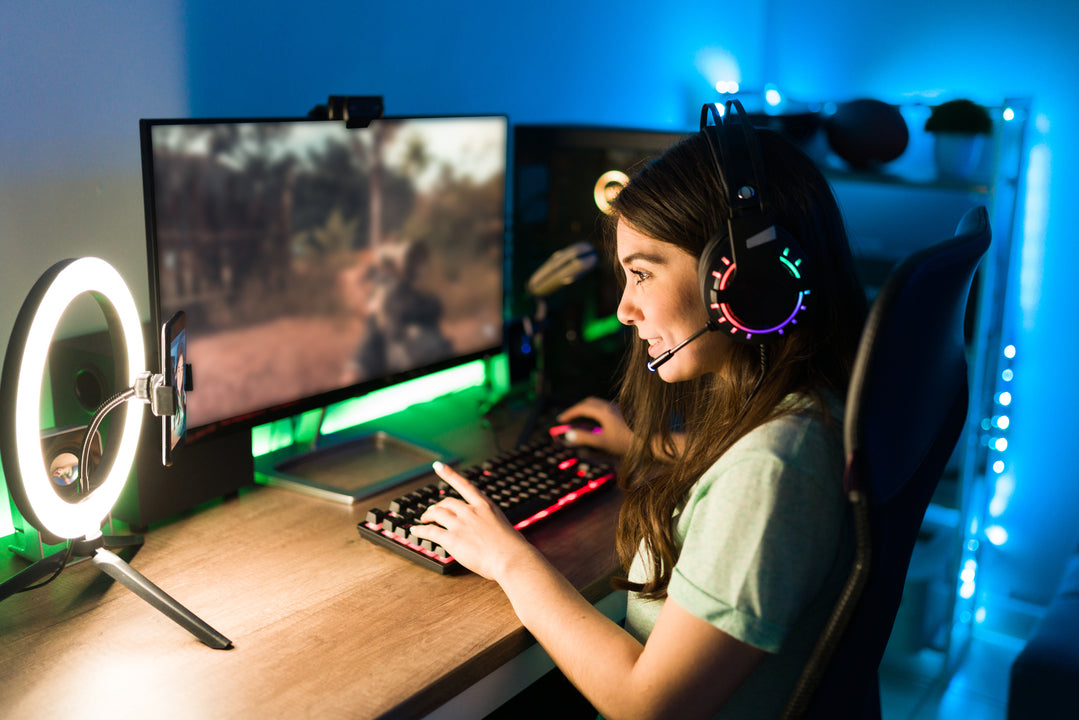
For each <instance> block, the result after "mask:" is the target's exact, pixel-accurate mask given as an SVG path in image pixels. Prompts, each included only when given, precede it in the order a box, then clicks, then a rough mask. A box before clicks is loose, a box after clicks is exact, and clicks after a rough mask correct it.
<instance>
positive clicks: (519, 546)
mask: <svg viewBox="0 0 1079 720" xmlns="http://www.w3.org/2000/svg"><path fill="white" fill-rule="evenodd" d="M433 467H434V470H435V473H436V474H437V475H438V476H439V477H440V478H442V479H443V480H445V481H446V482H447V483H449V485H450V486H451V487H452V488H453V489H454V490H456V491H457V492H458V493H460V495H461V499H457V498H453V497H449V498H445V499H444V500H440V501H439V502H437V503H435V504H434V505H432V506H431V507H429V508H428V509H427V511H426V512H424V514H423V515H422V516H421V517H420V522H421V523H424V524H421V525H414V526H413V527H412V532H413V533H414V534H415V535H416V536H417V537H420V538H426V539H428V540H430V541H431V542H435V543H438V544H439V545H441V546H442V547H444V548H446V551H447V552H448V553H449V554H450V555H452V556H453V558H454V559H455V560H457V562H459V563H461V564H462V565H464V566H465V567H466V568H468V569H469V570H471V571H472V572H474V573H476V574H477V575H482V576H483V577H485V578H487V579H489V580H495V581H497V580H498V579H499V577H500V576H501V574H502V571H503V570H504V569H505V568H506V567H508V566H509V565H510V564H511V563H513V562H514V558H522V557H523V556H524V555H525V554H529V553H531V552H532V545H530V544H529V543H528V541H527V540H525V539H524V537H523V536H522V535H521V534H520V533H519V532H517V530H516V529H514V527H513V526H512V525H510V523H509V520H507V519H506V516H505V515H504V514H502V511H501V510H500V509H499V507H498V506H497V505H496V504H495V503H494V502H493V501H492V500H491V499H490V498H488V497H487V496H486V495H484V494H483V493H482V492H480V491H479V489H477V488H476V486H475V485H473V484H472V483H470V482H469V481H468V480H466V479H465V478H464V477H462V476H461V475H460V474H458V473H457V472H456V471H455V470H454V469H453V468H451V467H449V466H448V465H443V464H442V463H438V462H436V463H435V464H434V465H433Z"/></svg>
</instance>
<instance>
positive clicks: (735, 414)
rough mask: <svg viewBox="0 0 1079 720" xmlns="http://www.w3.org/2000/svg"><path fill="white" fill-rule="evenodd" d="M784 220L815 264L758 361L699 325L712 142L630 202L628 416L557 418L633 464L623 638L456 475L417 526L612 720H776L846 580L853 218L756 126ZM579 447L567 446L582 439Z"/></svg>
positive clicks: (698, 141) (631, 191)
mask: <svg viewBox="0 0 1079 720" xmlns="http://www.w3.org/2000/svg"><path fill="white" fill-rule="evenodd" d="M759 141H760V146H761V156H762V158H763V164H764V172H765V175H766V177H767V182H768V191H769V193H770V195H771V200H772V203H773V205H774V209H775V211H776V215H777V219H778V223H779V225H781V226H782V227H784V228H785V229H786V230H787V231H788V232H790V233H791V234H793V235H794V236H795V237H796V238H797V239H798V241H799V244H800V246H801V248H802V251H803V252H804V253H805V255H806V256H807V261H808V263H809V264H810V265H811V267H812V272H813V278H814V280H813V289H812V295H811V296H810V297H811V302H810V303H807V305H808V306H809V307H808V308H807V310H806V312H804V313H803V315H804V319H803V318H801V317H800V321H799V323H798V324H797V325H796V326H792V327H793V329H792V330H791V331H789V332H787V333H785V334H784V335H783V336H782V338H780V339H778V340H777V341H776V342H774V343H771V344H769V345H768V346H767V348H766V349H765V350H762V349H761V348H760V347H757V346H753V345H746V344H740V343H736V342H735V341H734V340H732V339H731V338H729V337H728V336H727V334H726V333H724V332H708V333H705V334H703V335H701V336H700V337H698V338H697V339H695V340H694V341H692V342H690V343H689V344H687V345H685V346H684V347H683V348H681V349H680V350H679V351H678V352H676V353H674V355H672V356H671V357H670V358H669V360H668V361H666V362H665V363H663V364H662V365H660V366H659V368H658V370H657V371H656V372H650V371H649V370H648V368H647V367H646V365H647V362H648V361H649V360H650V359H654V358H656V357H658V356H660V355H661V354H663V353H664V352H666V351H669V350H671V349H673V348H674V347H675V346H676V345H678V344H679V343H681V342H682V341H684V340H685V339H686V338H688V337H690V336H691V335H692V334H693V333H695V332H696V331H697V330H699V329H700V328H702V327H703V326H704V325H705V323H706V321H707V319H708V315H707V310H706V309H705V306H704V302H703V300H702V299H701V293H700V290H699V281H698V260H699V258H700V255H701V253H702V250H703V249H704V247H705V245H706V244H707V243H708V241H709V239H710V238H712V237H713V236H714V235H715V234H716V233H725V228H726V219H727V214H728V210H727V202H726V199H725V195H724V191H723V189H722V185H721V178H720V175H719V172H718V170H717V166H716V161H715V160H714V159H713V155H712V153H711V151H710V148H709V144H708V139H707V138H706V137H705V136H704V135H703V134H701V135H695V136H691V137H689V138H687V139H686V140H685V141H683V142H682V143H680V144H678V145H676V146H675V147H673V148H671V149H670V150H668V151H667V152H666V153H664V154H663V155H662V156H661V157H660V158H658V159H657V160H656V161H654V162H653V163H652V164H650V165H648V166H647V167H646V168H644V169H643V170H642V171H641V172H640V173H639V174H638V175H637V176H636V177H635V178H634V179H633V180H632V181H631V182H630V183H629V184H628V185H627V186H626V188H625V189H624V190H623V191H622V192H621V194H620V195H619V196H618V199H617V200H616V201H615V204H614V205H615V210H616V217H617V226H616V231H615V247H614V257H615V260H616V261H617V262H618V264H619V265H620V266H621V269H622V273H623V274H624V277H625V288H624V291H623V295H622V299H621V302H620V304H619V306H618V318H619V320H620V321H621V322H622V323H624V324H626V325H628V326H630V327H632V328H633V329H634V330H635V331H636V334H637V336H638V338H639V339H638V340H636V341H635V342H634V343H633V346H632V348H631V350H630V354H629V361H628V365H627V370H626V374H625V378H624V380H623V383H622V388H621V391H620V396H619V402H618V404H617V405H615V404H611V403H608V402H606V401H602V400H599V399H595V398H590V399H587V400H585V401H582V402H581V403H579V404H577V405H576V406H574V407H572V408H570V409H568V410H567V411H566V412H565V413H564V414H563V419H568V418H571V417H582V416H583V417H588V418H591V419H593V420H595V421H598V422H599V423H600V424H601V426H602V428H603V432H602V433H601V434H599V435H592V434H588V437H587V438H580V441H581V442H588V443H589V444H592V445H595V446H598V447H599V448H601V449H603V450H606V451H608V452H611V453H614V454H617V455H620V456H622V461H621V472H620V478H619V482H620V485H621V487H622V489H623V490H624V492H625V496H626V500H625V505H624V506H623V509H622V514H621V517H620V522H619V528H618V538H617V540H618V549H619V553H620V555H621V557H622V559H623V561H624V562H625V563H626V565H627V567H628V579H627V580H626V581H625V583H624V584H625V587H626V588H627V589H628V590H629V591H630V592H629V595H628V607H627V618H626V624H625V627H624V628H623V627H622V626H619V625H617V624H615V623H613V622H611V621H610V620H608V619H607V618H606V617H604V616H603V615H602V614H601V613H599V611H597V610H596V609H594V608H593V607H592V606H591V605H590V604H589V603H588V602H587V601H586V600H584V599H583V598H582V597H581V596H580V595H579V594H578V593H577V592H576V591H575V590H574V588H573V587H572V586H571V585H570V584H569V583H568V582H567V581H566V580H565V579H564V578H563V577H562V576H561V575H560V574H559V573H558V572H557V571H556V570H554V569H553V568H552V567H551V566H550V565H549V564H548V563H547V562H546V560H545V559H544V558H543V556H542V555H541V554H540V553H539V552H538V551H537V550H536V549H535V548H534V547H533V546H532V545H531V544H529V543H528V542H527V541H526V540H524V539H523V538H522V537H521V536H520V535H519V534H518V533H517V532H516V531H515V530H514V529H513V528H512V527H511V526H510V525H509V524H508V523H507V522H506V521H505V519H504V518H503V517H502V516H501V515H500V513H499V511H498V510H497V508H496V506H495V505H494V504H492V503H491V502H489V501H488V500H487V499H486V497H484V496H483V494H482V493H480V492H478V491H477V490H476V489H475V488H474V487H472V486H471V485H469V483H468V482H467V481H466V480H464V479H463V478H462V477H461V476H459V475H458V474H457V473H455V472H454V471H453V470H451V469H449V468H447V467H444V466H438V467H436V472H437V473H438V474H439V475H440V476H441V477H442V478H443V479H445V480H446V481H447V482H448V483H449V484H451V485H452V486H454V487H455V488H456V489H457V490H458V491H459V493H460V494H461V496H462V498H463V499H462V500H455V499H447V500H444V501H442V502H440V503H439V504H437V505H435V506H434V507H432V508H431V509H429V510H428V512H427V513H426V514H425V515H424V517H423V518H422V519H423V521H424V522H427V523H430V524H429V525H426V526H424V527H423V528H422V529H417V530H416V531H415V532H416V534H417V535H420V536H422V537H428V538H430V539H431V540H433V541H435V542H438V543H439V544H441V545H443V546H444V547H445V548H446V549H447V550H448V551H449V552H450V553H451V554H452V555H453V556H454V557H455V558H457V560H458V561H459V562H461V563H462V564H463V565H465V566H466V567H469V568H471V569H472V570H473V571H475V572H476V573H478V574H480V575H482V576H484V577H486V578H489V579H492V580H495V581H496V582H498V583H499V585H500V586H501V587H502V589H503V590H504V591H505V593H506V595H507V596H508V597H509V599H510V601H511V602H512V604H513V607H514V610H515V611H516V612H517V614H518V616H519V617H520V619H521V621H522V623H523V624H524V625H525V627H527V628H528V630H529V631H530V632H531V633H532V634H533V635H534V636H535V637H536V639H537V640H538V641H539V642H540V643H541V644H542V645H543V647H544V648H545V649H546V650H547V652H548V653H549V654H550V656H551V657H552V658H553V659H554V661H555V662H556V663H557V665H558V666H559V668H560V669H561V670H562V672H563V673H565V675H566V676H567V677H568V678H569V679H570V680H571V681H572V682H573V684H574V685H575V686H576V687H577V688H578V689H579V690H580V691H581V692H582V693H583V694H584V695H585V697H586V698H588V700H589V701H590V702H591V703H592V704H593V705H594V706H595V708H596V709H597V710H598V711H599V712H600V713H601V714H602V715H603V716H604V717H606V718H620V717H632V718H648V717H677V718H690V717H712V716H716V715H717V714H718V716H719V717H739V718H741V717H745V718H766V717H777V716H778V715H779V713H780V712H781V710H782V708H783V707H784V705H785V703H786V700H787V697H788V695H789V694H790V691H791V690H792V688H793V686H794V684H795V682H796V680H797V678H798V675H799V673H800V672H801V669H802V667H803V666H804V664H805V661H806V659H807V657H808V656H809V654H810V651H811V649H812V647H813V643H814V642H815V639H816V636H817V634H818V632H819V631H820V628H821V627H822V625H823V623H824V620H825V618H826V617H827V615H828V613H829V612H830V611H831V607H832V605H833V603H834V600H835V598H836V596H837V594H838V591H839V588H840V587H841V585H842V583H843V580H844V579H845V577H846V574H847V572H848V570H849V566H850V560H851V555H852V553H851V551H850V550H851V537H852V531H851V528H850V527H849V522H850V521H849V518H848V517H847V506H846V500H845V497H844V495H843V490H842V474H843V448H842V409H843V401H844V397H845V390H846V386H847V380H848V377H849V373H850V368H851V365H852V362H853V357H854V352H855V348H856V345H857V341H858V337H859V333H860V330H861V326H862V322H863V320H864V315H865V309H866V303H865V296H864V294H863V292H862V288H861V286H860V284H859V282H858V280H857V279H856V277H855V274H854V271H853V263H852V260H851V256H850V250H849V248H848V245H847V239H846V234H845V230H844V228H843V223H842V219H841V217H840V214H839V210H838V208H837V207H836V204H835V200H834V198H833V196H832V193H831V189H830V188H829V186H828V184H827V182H826V180H825V179H824V178H823V176H822V175H821V174H820V172H819V171H818V170H817V168H816V167H815V166H814V165H813V163H812V162H811V161H810V160H809V159H808V158H807V157H806V156H805V155H803V154H802V153H801V152H800V151H799V150H797V149H796V148H795V147H794V146H793V145H791V144H790V143H788V142H787V141H786V140H784V139H783V138H781V137H780V136H778V135H776V134H774V133H770V132H766V131H760V133H759ZM571 440H572V438H571Z"/></svg>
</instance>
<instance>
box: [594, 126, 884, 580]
mask: <svg viewBox="0 0 1079 720" xmlns="http://www.w3.org/2000/svg"><path fill="white" fill-rule="evenodd" d="M759 139H760V146H761V154H762V157H763V164H764V169H765V173H766V182H767V184H768V191H769V193H770V195H771V201H772V204H773V209H774V211H775V213H776V216H777V220H778V223H779V225H780V226H782V227H784V228H785V229H786V230H787V231H788V232H790V233H791V234H792V235H794V237H795V238H796V239H797V240H798V243H799V245H800V246H801V248H802V250H803V252H805V254H806V256H807V260H808V263H809V264H810V266H811V270H812V273H813V275H812V277H813V281H812V282H813V285H812V293H811V296H810V297H811V307H810V308H809V309H808V311H807V312H806V313H803V315H804V318H803V319H800V322H799V324H798V326H797V328H796V329H794V330H793V331H791V332H788V333H786V334H785V335H784V337H783V338H781V339H779V340H777V341H776V342H774V343H772V344H771V345H769V346H768V348H767V351H766V354H765V351H763V350H761V349H760V348H758V347H755V346H752V345H741V344H739V345H735V344H734V343H733V342H732V343H731V348H730V353H729V357H728V358H727V359H726V361H725V369H724V371H723V372H721V373H710V374H707V375H704V376H702V377H700V378H697V379H694V380H689V381H686V382H680V383H674V384H669V383H666V382H664V381H663V380H661V379H660V378H659V376H658V374H657V373H651V372H649V371H648V370H647V369H646V363H647V361H648V359H649V358H648V356H647V351H646V350H647V349H646V347H645V345H644V343H641V342H634V343H632V344H631V349H630V352H629V354H628V357H627V366H626V368H625V375H624V378H623V381H622V385H621V389H620V392H619V403H620V405H621V408H622V412H623V415H624V417H625V419H626V421H627V422H628V423H629V425H630V427H631V428H632V429H633V431H634V441H633V444H632V446H631V448H630V450H629V452H628V453H627V454H626V456H625V457H624V459H623V462H622V472H621V475H620V478H619V482H620V484H621V486H622V489H623V491H624V492H625V495H626V501H625V504H624V506H623V508H622V512H621V515H620V518H619V524H618V552H619V556H620V557H621V559H622V562H623V563H624V564H625V565H626V566H627V567H628V566H629V563H630V561H631V560H632V558H633V557H634V556H635V555H636V554H637V552H638V551H639V550H640V549H642V545H643V550H645V551H646V552H645V558H646V567H647V566H648V565H649V564H650V572H649V580H648V581H647V582H645V583H644V584H643V585H639V584H636V583H630V582H628V581H624V582H622V583H621V584H622V586H624V587H626V588H630V589H633V590H636V591H638V592H640V593H641V594H642V595H643V596H645V597H651V598H661V597H665V596H666V592H667V585H668V583H669V581H670V577H671V570H672V568H673V567H674V563H675V562H676V561H677V559H678V545H677V543H676V541H675V537H674V523H673V514H674V512H675V510H676V509H677V508H678V507H679V506H680V505H681V503H683V502H684V501H685V498H686V496H687V494H688V492H689V489H690V488H691V486H692V485H693V484H694V483H695V482H696V481H697V479H698V478H699V477H700V476H701V475H702V474H703V473H704V472H705V471H706V470H707V469H708V468H709V467H710V466H711V465H712V464H713V463H715V461H716V460H717V459H718V458H719V457H720V456H721V455H722V454H723V453H724V452H726V451H727V450H728V449H729V448H730V447H731V445H733V444H734V443H735V442H736V441H737V440H738V439H739V438H741V437H742V436H744V435H745V434H746V433H748V432H749V431H750V430H752V429H753V428H755V427H757V426H759V425H761V424H762V423H764V422H766V421H768V420H770V419H772V418H774V417H777V416H778V415H780V414H782V412H784V411H783V410H782V409H781V407H780V403H781V401H782V400H783V398H785V397H786V396H787V395H789V394H791V393H801V394H804V395H805V396H807V397H809V398H811V399H812V400H813V401H814V403H813V406H814V407H815V408H817V409H818V411H819V412H820V413H821V414H822V416H823V417H824V418H825V419H826V420H830V417H829V415H828V413H827V402H826V400H825V397H826V395H828V394H832V395H834V396H835V397H838V398H843V397H845V394H846V387H847V382H848V379H849V377H850V370H851V366H852V364H853V360H854V353H855V350H856V347H857V342H858V337H859V334H860V331H861V327H862V323H863V321H864V319H865V313H866V300H865V293H864V291H863V289H862V286H861V284H860V282H859V281H858V278H857V276H856V275H855V272H854V263H853V260H852V258H851V253H850V248H849V246H848V242H847V234H846V230H845V228H844V226H843V220H842V217H841V215H840V212H839V208H838V206H837V205H836V201H835V197H834V195H833V194H832V190H831V187H830V186H829V185H828V182H827V180H826V179H825V178H824V176H823V175H822V174H821V173H820V171H819V170H818V168H817V167H816V165H815V164H814V163H813V162H812V161H811V160H810V159H809V158H808V157H807V156H806V155H805V154H804V153H802V152H801V151H800V150H798V148H796V147H795V146H794V145H792V144H791V143H790V142H788V141H787V140H785V139H784V138H783V137H781V136H780V135H778V134H776V133H773V132H770V131H767V130H761V131H759ZM614 209H615V214H614V219H615V221H617V219H621V220H622V221H623V222H625V223H628V224H629V225H631V226H632V227H633V228H634V229H636V230H637V231H639V232H641V233H642V234H644V235H646V236H648V237H650V238H654V239H657V240H661V241H664V242H669V243H672V244H674V245H677V246H678V247H680V248H682V249H684V250H686V251H687V252H689V253H690V254H691V255H693V256H694V257H698V258H699V257H700V255H701V253H702V251H703V249H704V247H705V245H706V244H707V242H708V241H709V239H710V238H712V237H713V235H714V234H715V233H717V232H720V231H721V230H722V231H723V232H725V231H726V230H725V228H726V218H727V212H728V211H727V202H726V199H725V197H724V193H723V191H722V189H721V184H720V178H719V173H718V171H717V168H716V166H715V161H714V160H713V159H712V155H711V153H710V150H709V147H708V144H707V139H706V138H705V137H704V136H703V135H700V134H695V135H692V136H689V137H688V138H686V139H685V140H683V141H681V142H680V143H678V144H677V145H675V146H674V147H672V148H671V149H669V150H668V151H666V152H665V153H664V154H663V155H661V156H660V157H659V158H657V159H656V160H655V161H653V162H652V163H651V164H649V165H647V166H645V167H644V168H643V169H642V170H641V171H640V172H639V173H638V174H637V175H636V176H635V177H634V178H633V180H632V181H631V182H630V183H629V184H628V185H627V186H626V187H625V188H624V189H623V190H622V192H621V193H620V194H619V195H618V197H617V199H616V200H615V202H614ZM611 225H612V230H613V226H614V222H612V223H611ZM614 235H615V233H614V232H613V231H612V232H610V233H608V236H609V237H610V238H611V242H612V244H613V239H614ZM613 255H614V253H613V252H612V256H613ZM615 260H616V262H617V258H615ZM619 277H621V273H619ZM702 302H703V301H702ZM765 361H766V365H767V370H765V368H764V365H763V364H764V363H765ZM675 432H682V433H685V438H686V441H685V446H684V449H683V450H682V451H681V452H676V450H675V448H676V445H675V443H674V441H673V434H674V433H675ZM657 440H658V442H657ZM837 482H839V479H838V478H837Z"/></svg>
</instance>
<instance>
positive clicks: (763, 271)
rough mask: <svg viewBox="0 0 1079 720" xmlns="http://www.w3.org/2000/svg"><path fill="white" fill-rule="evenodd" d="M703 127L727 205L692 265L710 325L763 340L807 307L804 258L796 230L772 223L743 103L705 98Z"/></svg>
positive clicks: (754, 136)
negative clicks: (721, 223) (722, 221)
mask: <svg viewBox="0 0 1079 720" xmlns="http://www.w3.org/2000/svg"><path fill="white" fill-rule="evenodd" d="M734 111H736V112H734ZM710 116H711V117H712V118H714V124H709V123H708V119H709V117H710ZM701 133H702V134H703V135H704V136H705V137H706V138H707V139H708V145H709V147H710V148H711V150H712V157H713V159H714V160H715V163H716V171H717V172H718V173H719V181H720V187H721V188H722V191H723V193H724V194H725V195H726V197H727V207H728V208H729V213H728V216H727V227H726V231H725V232H724V230H723V229H722V228H721V229H720V230H719V231H718V232H717V233H716V235H715V236H714V237H712V239H711V240H709V242H708V244H707V245H706V246H705V248H704V251H703V252H702V253H701V258H700V262H699V265H698V270H697V276H698V279H699V281H700V288H701V298H702V299H703V300H704V305H705V308H706V309H707V311H708V318H709V325H710V326H711V327H710V329H713V330H716V329H722V330H728V332H729V333H730V336H731V337H732V338H734V339H736V340H738V341H740V342H744V343H748V344H753V345H763V344H766V343H768V342H771V341H773V340H775V339H777V338H779V337H780V336H782V335H783V334H784V332H785V331H788V329H789V328H790V326H791V325H795V324H797V323H798V318H799V316H800V315H801V313H803V312H804V311H805V309H806V304H805V301H806V296H808V295H809V292H810V282H809V280H810V278H809V263H808V262H807V261H806V257H805V254H804V253H803V252H802V249H801V248H800V247H799V246H798V242H797V241H796V240H795V239H794V237H793V236H792V235H791V234H790V233H788V232H787V231H786V230H784V229H783V228H781V227H780V226H779V225H777V224H776V218H775V213H774V210H773V208H772V204H771V199H770V197H769V194H768V185H767V183H766V182H765V177H764V160H763V156H762V154H761V148H760V143H759V141H758V139H757V132H756V130H755V129H754V127H753V124H752V123H751V122H750V120H749V118H748V116H747V115H746V112H745V110H744V109H743V108H742V104H741V103H740V102H739V101H737V100H728V101H727V103H726V105H725V108H724V113H723V115H722V116H720V114H719V111H718V108H717V107H716V105H715V104H714V103H708V104H706V105H705V106H704V107H703V108H702V109H701Z"/></svg>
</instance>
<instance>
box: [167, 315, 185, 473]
mask: <svg viewBox="0 0 1079 720" xmlns="http://www.w3.org/2000/svg"><path fill="white" fill-rule="evenodd" d="M189 367H190V366H189V365H188V363H187V318H186V316H185V315H184V313H183V311H182V310H181V311H180V312H178V313H176V314H175V315H173V316H172V317H171V318H170V319H169V321H168V322H166V323H165V324H164V325H162V326H161V374H162V375H163V376H164V378H165V386H166V387H170V388H172V389H173V393H174V394H173V399H174V406H175V409H176V412H175V413H173V414H172V415H165V416H162V418H161V462H162V463H163V464H165V465H172V460H173V458H174V457H175V456H176V453H177V452H178V451H179V450H180V448H181V447H183V444H184V433H185V431H186V430H187V390H188V388H189V387H190V382H189V380H188V368H189Z"/></svg>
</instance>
